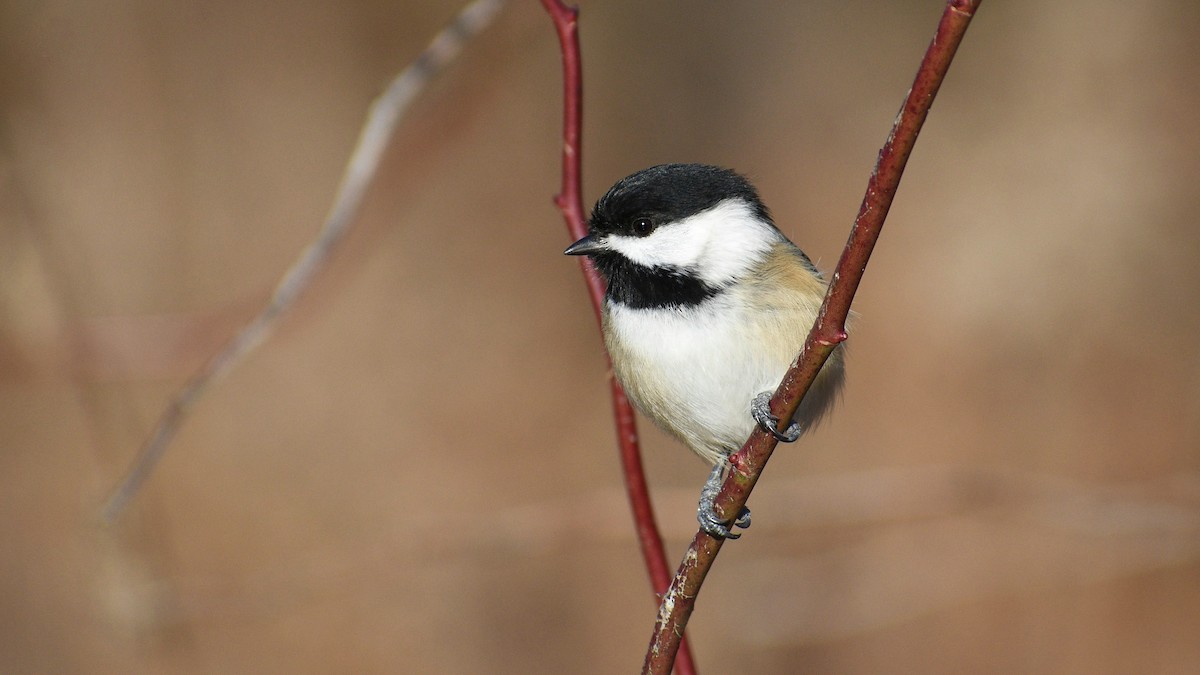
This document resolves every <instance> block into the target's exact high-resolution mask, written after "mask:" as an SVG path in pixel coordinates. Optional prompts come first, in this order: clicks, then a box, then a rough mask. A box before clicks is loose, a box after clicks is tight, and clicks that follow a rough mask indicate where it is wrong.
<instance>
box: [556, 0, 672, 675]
mask: <svg viewBox="0 0 1200 675" xmlns="http://www.w3.org/2000/svg"><path fill="white" fill-rule="evenodd" d="M542 5H543V6H544V7H545V8H546V12H547V13H548V14H549V15H550V18H551V19H552V20H553V21H554V27H555V29H556V31H557V32H558V39H559V46H560V48H561V51H562V61H563V171H562V176H563V182H562V190H561V191H560V192H559V194H558V196H556V197H555V198H554V203H555V204H556V205H557V206H558V208H559V209H560V210H561V211H562V213H563V219H564V220H565V221H566V224H567V231H568V232H569V233H570V235H571V238H572V240H574V239H579V238H581V237H583V236H584V235H586V234H587V218H586V217H585V216H584V210H583V195H582V190H581V187H580V186H581V183H582V168H581V167H582V157H583V151H582V143H581V140H582V136H581V133H582V129H583V73H582V69H581V66H580V51H579V32H578V23H577V20H578V18H579V11H578V10H577V9H575V8H574V7H568V6H567V5H565V4H563V3H562V2H561V1H560V0H542ZM579 264H580V268H581V270H582V271H583V276H584V279H585V280H586V282H587V286H588V295H589V296H590V297H591V299H592V309H594V310H595V313H596V320H597V321H599V320H600V309H601V306H602V305H603V303H604V281H603V280H601V278H600V275H599V274H598V273H597V272H596V268H595V267H594V266H593V265H592V262H591V259H589V258H588V257H587V256H580V257H579ZM608 381H609V387H610V389H611V391H612V402H613V418H614V421H615V423H616V427H617V445H618V447H619V448H620V454H621V466H622V469H623V473H624V475H625V490H626V492H627V493H628V495H629V503H630V505H631V506H632V509H633V519H634V525H635V526H636V528H637V534H638V542H639V543H640V544H641V549H642V558H643V559H644V560H645V563H646V569H647V571H648V572H649V574H650V585H651V587H652V588H653V589H654V594H655V597H656V598H661V597H662V594H663V593H665V592H666V590H667V585H668V584H669V583H670V581H671V572H670V567H669V566H668V565H667V555H666V551H665V550H664V548H663V542H662V535H661V534H659V530H658V523H657V522H655V518H654V507H653V505H652V504H651V502H650V488H649V487H648V486H647V484H646V473H645V471H644V469H643V467H642V451H641V448H640V446H639V444H638V433H637V421H636V417H635V416H634V413H633V406H631V405H630V403H629V399H628V398H627V397H626V396H625V390H624V389H622V388H621V385H620V384H619V383H618V382H617V379H616V378H615V377H613V374H612V368H611V367H610V368H609V374H608ZM677 671H678V672H679V674H680V675H691V674H692V673H695V672H696V667H695V662H694V660H693V658H692V654H691V649H690V648H689V647H688V644H687V640H686V638H683V637H682V636H681V637H680V653H679V657H678V668H677Z"/></svg>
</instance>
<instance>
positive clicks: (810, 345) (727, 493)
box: [643, 0, 982, 675]
mask: <svg viewBox="0 0 1200 675" xmlns="http://www.w3.org/2000/svg"><path fill="white" fill-rule="evenodd" d="M981 1H982V0H949V2H948V3H947V4H946V9H945V11H944V12H943V13H942V18H941V21H940V22H939V23H938V28H937V32H936V34H935V35H934V37H933V42H932V43H931V44H930V45H929V49H928V50H927V51H926V52H925V58H924V59H923V60H922V61H921V66H920V69H919V70H918V71H917V76H916V79H915V81H914V82H913V86H912V89H910V90H909V92H908V96H907V98H906V99H905V101H904V106H903V107H902V108H901V109H900V113H899V114H898V115H897V117H896V120H895V122H894V123H893V126H892V131H891V134H889V136H888V139H887V142H886V143H885V144H884V146H883V149H882V150H880V151H879V159H878V160H877V161H876V164H875V170H874V171H873V172H872V173H871V177H870V179H869V180H868V181H867V191H866V195H865V196H864V197H863V202H862V206H860V207H859V211H858V217H857V218H856V219H855V221H854V227H853V228H852V229H851V231H850V239H849V241H848V242H847V243H846V248H845V250H844V251H843V252H842V257H841V260H839V261H838V265H837V268H836V270H835V271H834V273H833V279H832V281H831V283H830V286H829V290H828V291H827V292H826V294H825V300H824V302H823V303H822V305H821V310H820V312H819V314H818V315H817V321H816V323H815V325H814V326H813V328H812V331H811V332H810V333H809V335H808V339H807V340H806V341H805V343H804V347H803V349H802V350H801V352H800V354H799V356H797V357H796V360H795V361H794V362H793V363H792V367H791V368H790V369H789V370H788V372H787V374H785V375H784V378H783V381H782V382H781V383H780V385H779V388H778V389H776V390H775V395H774V396H772V397H771V411H772V413H774V414H775V415H778V416H779V418H780V420H781V421H780V425H781V427H786V426H787V424H788V423H789V422H790V420H791V418H792V416H793V415H794V414H795V412H796V409H797V408H798V407H799V405H800V400H801V399H802V398H803V396H804V394H805V392H807V391H808V388H809V386H811V385H812V382H813V380H814V379H815V378H816V376H817V373H818V372H820V370H821V366H822V365H824V364H825V360H826V359H827V358H829V355H830V354H831V353H832V352H833V350H834V348H835V347H837V345H838V344H840V343H841V342H843V341H844V340H845V339H846V317H847V316H848V315H849V312H850V303H851V302H852V301H853V300H854V294H855V292H856V291H857V290H858V285H859V282H861V281H862V276H863V272H864V271H865V270H866V266H867V261H868V259H869V258H870V257H871V251H872V250H873V249H874V247H875V242H876V241H878V239H879V234H880V231H881V229H882V228H883V222H884V219H885V218H886V217H887V213H888V209H889V208H891V205H892V199H893V198H894V197H895V195H896V189H897V188H898V187H899V185H900V177H901V176H902V175H903V173H904V165H905V164H906V163H907V162H908V157H909V155H910V154H911V153H912V149H913V146H914V145H915V144H916V141H917V134H918V133H920V130H921V125H922V124H924V122H925V118H926V116H928V114H929V108H930V106H931V105H932V103H933V98H934V96H935V95H936V94H937V91H938V87H939V86H941V83H942V80H943V78H944V77H945V75H946V71H947V70H948V69H949V67H950V62H951V61H952V60H953V58H954V52H955V51H956V50H957V49H958V45H959V43H960V42H961V41H962V38H963V35H964V34H965V33H966V30H967V26H968V25H969V24H970V22H971V18H972V16H974V13H975V11H976V10H977V9H978V7H979V3H980V2H981ZM775 445H776V441H775V439H774V438H773V437H772V436H771V435H770V434H768V433H766V432H764V431H762V430H761V429H755V431H754V433H752V434H751V435H750V438H749V439H748V440H747V441H746V444H745V445H744V446H743V447H742V449H741V450H739V451H738V452H737V453H735V454H734V455H733V456H732V457H731V458H730V461H731V463H732V464H733V470H732V471H730V472H729V474H730V475H729V477H728V478H727V479H726V481H725V484H724V486H722V488H721V492H720V494H719V495H718V496H717V499H716V503H715V507H716V511H717V515H718V516H724V515H725V514H731V513H737V512H738V511H739V510H740V509H741V507H742V506H744V505H745V504H746V500H747V499H748V498H749V496H750V492H751V490H753V489H754V484H755V483H756V482H757V481H758V477H759V475H760V474H761V472H762V470H763V467H764V466H766V463H767V460H768V459H770V457H771V453H772V452H774V450H775ZM721 544H722V540H720V539H716V538H713V537H712V536H710V535H708V534H706V533H705V532H703V531H701V532H698V533H697V534H696V537H695V538H694V539H693V540H692V545H691V547H690V548H689V549H688V551H687V553H686V554H685V555H684V559H683V562H682V563H681V564H680V566H679V569H678V571H676V573H675V578H674V579H673V580H672V582H671V587H670V588H669V589H668V590H667V593H666V594H665V595H664V596H663V600H662V604H661V605H660V607H659V613H658V620H657V623H656V624H655V626H654V635H653V636H652V637H651V640H650V647H649V649H648V650H647V652H646V660H645V663H644V665H643V672H644V673H661V674H663V675H665V674H666V673H669V672H670V671H671V665H672V663H673V662H674V661H675V653H676V650H677V649H678V643H679V636H680V635H682V634H683V630H684V628H685V627H686V626H687V622H688V619H689V618H690V616H691V613H692V609H693V608H694V607H695V604H696V596H697V595H698V594H699V592H700V587H701V586H702V585H703V583H704V577H705V576H706V575H707V574H708V570H709V569H710V568H711V567H712V564H713V561H714V560H715V559H716V556H717V553H718V552H720V550H721Z"/></svg>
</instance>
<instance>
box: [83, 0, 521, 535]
mask: <svg viewBox="0 0 1200 675" xmlns="http://www.w3.org/2000/svg"><path fill="white" fill-rule="evenodd" d="M503 5H504V0H474V2H471V3H470V4H468V5H467V6H466V7H464V8H463V10H462V11H461V12H459V14H458V16H457V17H455V19H454V21H453V22H451V23H450V25H449V26H447V27H446V28H444V29H443V30H442V31H441V32H440V33H438V34H437V36H436V37H434V39H433V41H432V42H430V43H429V46H428V47H426V48H425V51H423V52H421V54H420V55H419V56H417V59H416V61H414V62H413V63H412V64H411V65H410V66H408V68H405V69H404V71H403V72H401V73H400V74H399V75H398V76H396V78H395V79H394V80H392V82H391V84H389V85H388V87H387V89H386V90H384V92H383V94H381V95H380V96H379V98H377V99H376V100H375V102H374V103H373V104H372V106H371V110H370V112H369V113H368V115H367V120H366V122H365V123H364V125H363V128H362V131H361V132H359V136H358V143H357V145H356V146H355V148H354V152H353V154H351V156H350V161H349V163H348V164H347V165H346V170H345V172H344V173H343V174H342V181H341V184H340V185H339V186H338V190H337V195H336V196H335V197H334V200H333V205H332V206H331V207H330V209H329V214H328V215H327V216H326V217H325V224H324V225H323V226H322V227H321V231H320V232H319V233H318V234H317V238H316V239H315V240H313V242H312V243H311V244H309V245H308V248H306V249H305V250H304V252H303V253H302V254H301V255H300V258H299V259H298V260H297V261H296V262H295V263H293V264H292V266H291V268H290V269H288V271H287V272H286V273H285V274H284V275H283V279H282V280H281V281H280V282H279V285H278V286H276V288H275V292H274V294H273V295H272V296H271V299H270V301H268V303H267V306H266V307H264V308H263V309H262V311H260V312H259V314H258V316H255V317H254V318H253V319H251V321H250V322H249V323H248V324H246V325H245V326H244V327H242V329H241V330H240V331H239V332H238V333H237V335H235V336H234V337H233V339H231V340H230V341H229V342H228V343H226V345H225V346H224V347H222V348H221V351H219V352H217V354H216V355H214V356H213V357H212V358H210V359H209V360H208V362H207V363H205V364H204V365H203V366H202V367H201V368H200V370H199V372H197V373H196V374H195V375H193V376H192V378H191V379H190V380H188V382H187V384H185V385H184V386H183V388H182V389H180V390H179V392H178V393H176V394H175V396H174V397H173V398H172V399H171V401H170V403H168V404H167V408H166V410H164V411H163V413H162V415H161V416H160V417H159V419H158V423H157V425H156V426H155V428H154V433H153V434H151V436H150V439H149V440H147V441H146V443H145V445H143V446H142V448H141V450H140V451H139V453H138V456H137V458H135V459H134V461H133V464H132V465H130V467H129V469H128V471H127V472H126V474H125V477H124V478H122V479H121V482H120V484H119V485H117V487H116V488H115V489H114V490H113V492H112V494H111V495H110V496H109V498H108V500H107V501H106V502H105V504H104V508H103V510H102V512H101V517H102V519H103V521H104V522H106V523H112V522H113V521H115V520H116V519H117V518H118V517H119V516H120V515H121V512H122V511H124V509H125V507H126V506H127V505H128V503H129V500H130V499H132V498H133V496H134V495H135V494H137V491H138V489H139V488H140V487H141V486H142V484H143V483H145V482H146V479H147V478H149V477H150V473H151V472H152V471H153V470H154V467H155V466H156V465H157V464H158V462H159V460H160V459H162V456H163V454H164V453H165V452H166V450H167V446H169V445H170V443H171V441H172V440H173V439H174V438H175V434H176V433H177V432H178V431H179V427H180V426H181V425H182V424H183V422H184V420H185V419H186V418H187V414H188V412H189V411H190V410H191V408H192V406H193V405H194V404H195V403H196V401H197V400H198V399H199V398H200V397H201V396H202V395H203V394H204V393H205V392H206V391H207V390H208V387H209V386H210V385H212V384H213V383H214V382H216V381H217V380H219V379H221V378H222V377H223V376H225V375H227V374H228V373H229V372H230V371H231V370H233V368H234V367H235V366H237V365H238V364H239V363H240V362H241V360H242V359H244V358H245V357H246V355H247V354H249V353H250V352H251V351H253V350H254V348H256V347H258V346H259V345H260V344H262V343H263V341H265V340H266V339H267V337H269V335H270V333H271V330H272V329H273V328H274V327H275V324H276V322H277V321H278V319H279V317H280V316H281V315H282V314H283V313H284V312H286V311H287V310H289V309H291V307H292V306H293V305H294V304H295V303H296V299H297V298H299V297H300V295H301V294H303V293H304V291H305V290H307V289H308V287H309V286H310V285H311V284H312V281H313V279H314V278H315V277H316V276H317V274H318V273H319V272H321V270H323V269H324V268H325V265H326V263H327V262H328V261H329V258H330V256H331V255H332V254H333V252H334V250H335V249H336V248H337V245H338V244H339V243H341V242H342V240H344V239H345V237H346V234H347V233H348V232H349V230H350V226H351V225H352V224H353V223H354V221H355V219H356V218H357V217H358V212H359V207H361V206H362V202H363V197H364V196H365V195H366V192H367V188H368V187H370V185H371V182H372V181H373V180H374V178H375V172H376V170H377V169H378V168H379V161H380V159H381V158H382V157H383V152H384V150H386V149H387V146H388V142H389V141H390V140H391V138H392V133H393V132H394V131H395V129H396V125H397V123H398V122H399V121H400V118H401V117H402V116H403V115H404V113H405V112H406V111H407V110H408V106H409V105H410V104H411V103H412V102H413V100H414V99H416V97H417V95H418V94H420V93H421V91H422V90H423V89H424V88H425V85H426V84H428V82H429V81H430V80H431V79H432V78H433V77H434V76H435V75H437V74H438V73H439V72H441V70H442V69H443V68H445V67H446V65H447V64H449V63H450V62H451V61H453V60H454V57H456V56H458V53H459V52H460V51H462V48H463V45H464V44H466V43H467V41H469V40H470V39H471V38H472V37H474V36H475V35H476V34H478V33H479V32H480V31H481V30H483V29H484V28H486V27H487V26H488V24H490V23H491V21H492V18H493V17H494V16H495V15H496V12H497V11H498V10H499V9H500V7H502V6H503Z"/></svg>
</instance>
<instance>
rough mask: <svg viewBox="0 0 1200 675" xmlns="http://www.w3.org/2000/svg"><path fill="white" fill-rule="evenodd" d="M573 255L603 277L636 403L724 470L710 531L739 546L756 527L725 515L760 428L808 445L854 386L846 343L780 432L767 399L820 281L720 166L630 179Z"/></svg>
mask: <svg viewBox="0 0 1200 675" xmlns="http://www.w3.org/2000/svg"><path fill="white" fill-rule="evenodd" d="M564 253H565V254H567V255H572V256H588V257H589V258H590V259H591V261H592V262H593V264H594V265H595V268H596V270H597V271H598V272H599V273H600V275H601V277H602V278H603V279H604V282H605V293H604V302H603V307H602V310H601V325H602V332H603V335H604V344H605V346H606V348H607V349H608V354H609V357H610V360H611V362H612V369H613V373H614V375H615V376H616V378H617V381H618V382H620V384H621V386H622V387H623V388H624V389H625V392H626V394H627V395H628V397H629V399H630V401H632V403H633V405H634V407H635V408H637V409H638V410H639V411H640V412H641V413H642V414H643V415H645V416H646V417H648V418H649V419H650V420H652V421H653V422H654V423H655V424H656V425H657V426H659V427H660V428H662V429H663V430H664V431H666V432H667V433H669V434H670V435H672V436H674V437H675V438H676V439H678V440H679V441H680V442H682V443H683V444H684V445H685V446H687V447H688V448H690V449H691V450H692V452H694V453H695V454H696V455H699V456H700V458H702V459H703V460H704V461H706V462H708V463H710V464H712V467H713V468H712V471H711V473H710V474H709V477H708V480H707V481H706V482H705V485H704V489H703V490H702V491H701V499H700V504H699V506H698V509H697V519H698V520H699V522H700V526H701V528H702V529H703V530H704V531H705V532H707V533H709V534H710V535H712V536H714V537H717V538H729V539H736V538H738V537H739V536H741V535H740V534H739V533H736V532H734V531H733V528H734V527H738V528H745V527H748V526H749V523H750V518H749V515H750V514H749V511H748V510H745V509H743V511H742V512H741V513H739V514H738V516H737V517H736V518H734V519H732V520H722V519H720V518H719V517H718V516H717V515H716V514H715V512H714V511H713V500H714V498H715V497H716V494H717V492H718V491H719V490H720V487H721V484H722V483H723V481H724V478H725V476H726V474H727V472H728V470H729V456H730V455H731V454H733V453H734V452H736V451H737V450H738V449H739V448H741V446H742V445H743V443H745V441H746V439H747V438H749V436H750V434H751V432H752V431H753V430H754V427H755V425H756V424H757V425H759V426H761V427H763V428H764V429H765V430H767V431H768V432H769V433H771V434H772V435H774V436H775V437H776V438H777V439H779V440H780V441H784V442H792V441H795V440H796V439H797V438H799V436H800V435H801V434H802V433H803V432H804V431H807V430H808V429H811V428H812V427H813V426H815V425H816V424H817V423H818V422H819V421H820V420H821V419H822V417H824V416H825V415H826V413H827V412H829V410H830V408H831V407H832V406H833V404H834V402H835V400H836V399H837V398H838V394H839V390H840V389H841V386H842V384H843V382H844V380H845V349H844V346H843V345H839V346H838V347H837V348H836V349H835V350H834V351H833V353H832V354H831V355H830V357H829V359H828V360H827V361H826V363H825V365H824V366H823V367H822V369H821V371H820V373H819V374H818V375H817V378H816V380H815V381H814V382H813V385H812V387H811V388H810V389H809V391H808V393H807V394H805V396H804V399H803V400H802V401H801V403H800V406H799V408H798V409H797V411H796V414H795V415H794V417H793V419H792V423H791V425H789V427H788V429H786V430H784V431H780V430H779V429H778V428H777V425H778V420H777V419H776V418H775V417H774V416H773V415H772V414H771V412H770V409H769V406H768V403H769V400H770V397H771V394H772V392H773V391H774V390H775V388H776V387H777V386H778V385H779V382H780V380H781V379H782V378H783V375H784V373H785V372H786V371H787V369H788V367H789V366H790V365H791V363H792V361H793V360H794V359H795V358H796V357H797V355H798V354H799V353H800V350H801V347H802V346H803V344H804V341H805V338H806V337H807V335H808V332H809V330H810V329H811V327H812V325H813V323H814V322H815V320H816V318H817V313H818V311H819V309H820V306H821V302H822V299H823V297H824V294H825V288H826V282H825V279H824V277H823V276H822V274H821V272H820V271H819V270H818V269H817V267H816V266H815V265H814V264H813V262H812V260H810V259H809V257H808V256H807V255H805V254H804V252H803V251H802V250H801V249H800V248H799V247H798V246H796V245H795V244H793V243H792V242H791V241H790V240H789V239H788V238H787V237H786V236H784V234H783V233H782V232H781V231H780V230H779V228H778V227H777V226H776V225H775V223H774V221H773V220H772V218H771V215H770V212H769V211H768V210H767V207H766V206H765V205H764V204H763V202H762V200H761V199H760V198H759V195H758V192H757V191H756V190H755V188H754V186H753V185H752V184H751V183H750V181H749V180H748V179H746V178H745V177H744V176H742V175H741V174H739V173H737V172H735V171H732V170H730V169H725V168H722V167H718V166H712V165H707V164H661V165H658V166H652V167H650V168H647V169H643V170H641V171H638V172H636V173H634V174H631V175H629V176H627V177H625V178H623V179H621V180H619V181H617V183H616V184H614V185H613V186H612V187H611V188H610V189H609V190H608V191H607V192H606V193H605V194H604V196H602V197H601V198H600V199H599V200H597V202H596V204H595V207H594V208H593V209H592V212H591V215H590V217H589V219H588V233H587V235H586V236H585V237H583V238H581V239H580V240H578V241H576V242H575V243H573V244H571V245H570V246H569V247H567V249H566V251H564Z"/></svg>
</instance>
